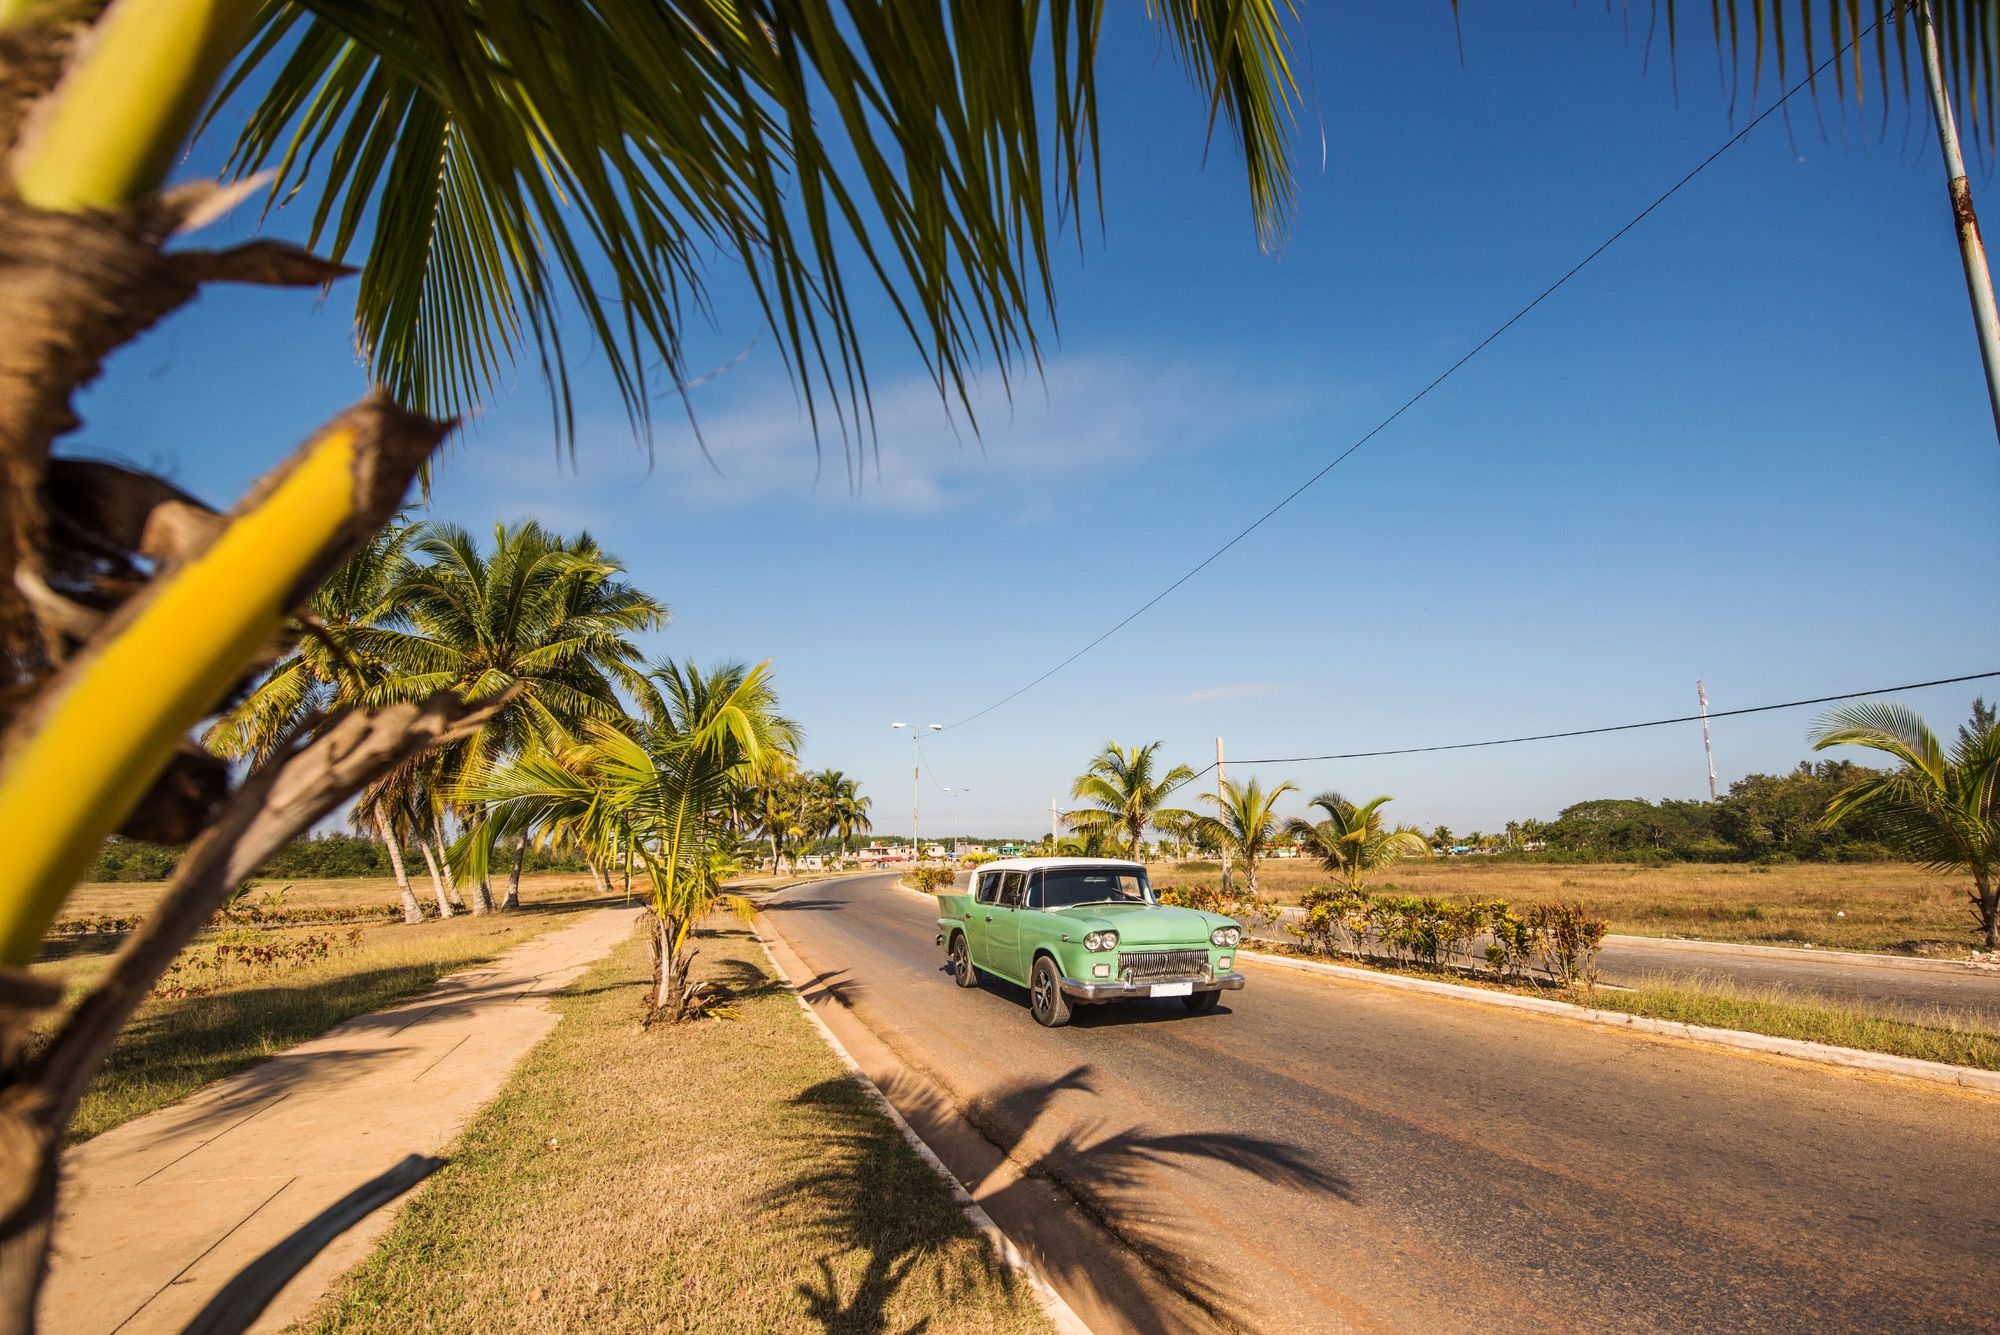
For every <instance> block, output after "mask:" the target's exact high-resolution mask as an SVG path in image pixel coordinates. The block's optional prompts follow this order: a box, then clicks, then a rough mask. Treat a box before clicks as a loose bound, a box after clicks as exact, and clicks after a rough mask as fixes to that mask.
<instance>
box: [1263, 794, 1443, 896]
mask: <svg viewBox="0 0 2000 1335" xmlns="http://www.w3.org/2000/svg"><path fill="white" fill-rule="evenodd" d="M1391 800H1393V799H1391V798H1389V797H1387V796H1382V797H1377V798H1372V799H1370V800H1369V801H1367V802H1365V803H1363V804H1362V805H1360V806H1356V805H1354V803H1352V802H1350V801H1348V800H1347V799H1346V798H1344V797H1342V796H1341V795H1340V794H1339V793H1321V794H1320V795H1319V796H1318V797H1315V798H1314V799H1313V800H1312V801H1311V802H1309V803H1307V805H1308V806H1311V807H1314V808H1317V809H1318V810H1319V811H1320V812H1321V813H1322V816H1323V819H1321V820H1318V821H1311V820H1306V819H1305V818H1303V817H1296V816H1295V817H1293V818H1292V820H1291V821H1290V822H1289V823H1288V824H1287V825H1286V827H1285V828H1286V830H1287V831H1288V832H1289V833H1290V834H1291V835H1292V837H1293V838H1295V839H1297V840H1298V841H1299V846H1300V847H1301V848H1303V849H1305V851H1306V852H1307V853H1308V854H1310V855H1311V856H1313V857H1316V858H1318V859H1319V861H1320V865H1321V866H1323V867H1325V868H1326V869H1327V870H1328V871H1332V872H1338V873H1340V877H1341V879H1342V880H1343V881H1345V882H1346V883H1347V888H1348V889H1350V890H1360V889H1361V888H1362V887H1363V886H1364V885H1366V884H1367V881H1368V873H1369V872H1371V871H1374V870H1375V869H1376V868H1378V867H1382V866H1385V865H1387V864H1388V863H1391V862H1395V861H1398V860H1399V859H1402V858H1427V857H1429V856H1430V855H1431V845H1430V840H1428V839H1426V838H1425V837H1424V834H1423V831H1421V830H1419V829H1417V828H1416V827H1415V826H1413V825H1398V826H1396V827H1395V828H1394V829H1391V828H1389V826H1388V824H1387V823H1386V822H1384V821H1383V819H1382V808H1383V807H1384V806H1386V805H1387V804H1388V803H1389V802H1390V801H1391Z"/></svg>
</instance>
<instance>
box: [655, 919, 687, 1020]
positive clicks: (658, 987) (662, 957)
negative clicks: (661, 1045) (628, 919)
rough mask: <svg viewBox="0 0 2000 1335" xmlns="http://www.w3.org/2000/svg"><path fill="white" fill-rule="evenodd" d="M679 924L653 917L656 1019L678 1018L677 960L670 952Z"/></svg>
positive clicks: (671, 951) (678, 967) (678, 970)
mask: <svg viewBox="0 0 2000 1335" xmlns="http://www.w3.org/2000/svg"><path fill="white" fill-rule="evenodd" d="M679 935H680V932H679V925H678V924H677V923H675V922H674V920H673V919H672V918H668V917H664V916H661V915H658V914H656V915H654V918H653V1011H654V1013H655V1015H657V1016H658V1017H659V1018H661V1019H664V1020H667V1021H668V1022H670V1023H671V1022H673V1021H675V1020H678V1019H680V1018H681V1017H680V1009H681V976H680V974H681V968H680V966H681V962H680V960H679V959H677V958H676V957H675V954H674V938H675V937H677V936H679Z"/></svg>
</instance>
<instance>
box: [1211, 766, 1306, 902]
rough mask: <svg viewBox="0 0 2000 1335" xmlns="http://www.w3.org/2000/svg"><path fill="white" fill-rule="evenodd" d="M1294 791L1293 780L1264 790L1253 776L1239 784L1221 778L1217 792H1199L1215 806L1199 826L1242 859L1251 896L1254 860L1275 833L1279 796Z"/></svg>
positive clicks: (1255, 860)
mask: <svg viewBox="0 0 2000 1335" xmlns="http://www.w3.org/2000/svg"><path fill="white" fill-rule="evenodd" d="M1297 791H1298V785H1297V784H1292V783H1281V784H1279V785H1278V786H1277V787H1276V788H1273V789H1272V790H1271V791H1270V792H1268V793H1267V792H1265V791H1264V790H1263V788H1262V787H1261V786H1260V785H1259V784H1258V782H1257V780H1255V779H1251V780H1250V781H1249V782H1247V783H1242V784H1239V783H1236V782H1235V781H1234V780H1230V779H1224V780H1223V781H1222V792H1221V793H1220V794H1216V793H1203V794H1202V795H1201V796H1202V800H1203V801H1204V802H1209V803H1213V804H1214V806H1215V808H1216V813H1215V814H1214V815H1213V816H1203V817H1201V828H1202V829H1203V830H1204V831H1205V832H1207V834H1208V836H1209V838H1211V839H1212V840H1214V841H1215V842H1216V843H1218V844H1220V845H1221V846H1222V847H1224V848H1227V849H1230V850H1232V851H1234V852H1235V853H1236V855H1237V856H1238V857H1240V858H1242V859H1243V877H1244V883H1245V884H1246V886H1247V887H1248V888H1249V891H1250V894H1251V895H1252V896H1253V897H1254V896H1255V895H1256V893H1257V859H1259V858H1261V857H1262V856H1263V855H1264V854H1265V852H1267V851H1268V850H1269V849H1270V847H1271V842H1272V840H1274V839H1275V838H1276V837H1277V835H1278V812H1277V804H1278V799H1279V798H1281V797H1283V796H1284V795H1285V794H1286V793H1295V792H1297Z"/></svg>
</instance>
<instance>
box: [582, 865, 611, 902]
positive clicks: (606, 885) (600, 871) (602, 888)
mask: <svg viewBox="0 0 2000 1335" xmlns="http://www.w3.org/2000/svg"><path fill="white" fill-rule="evenodd" d="M586 865H588V866H589V868H590V883H591V884H592V885H594V886H596V887H597V893H598V894H599V895H601V896H603V897H604V898H605V899H609V898H611V877H610V876H609V875H608V874H606V872H605V870H604V868H602V867H600V866H598V865H597V864H596V863H595V862H591V863H588V864H586Z"/></svg>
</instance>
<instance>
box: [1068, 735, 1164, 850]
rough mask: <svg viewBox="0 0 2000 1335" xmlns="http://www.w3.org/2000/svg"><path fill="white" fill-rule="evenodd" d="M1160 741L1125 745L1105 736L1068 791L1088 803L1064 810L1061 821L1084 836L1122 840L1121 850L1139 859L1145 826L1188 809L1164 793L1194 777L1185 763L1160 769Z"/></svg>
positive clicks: (1120, 841) (1086, 837) (1118, 842)
mask: <svg viewBox="0 0 2000 1335" xmlns="http://www.w3.org/2000/svg"><path fill="white" fill-rule="evenodd" d="M1162 745H1163V744H1162V743H1160V742H1148V743H1147V744H1146V745H1144V746H1134V747H1124V746H1120V745H1119V744H1118V743H1116V742H1106V743H1105V744H1104V749H1103V750H1102V751H1100V752H1098V754H1097V757H1096V758H1095V759H1094V760H1092V761H1091V762H1090V768H1089V769H1087V770H1085V771H1084V772H1083V774H1082V775H1081V776H1079V777H1078V779H1077V781H1076V782H1075V783H1074V784H1072V785H1071V786H1070V790H1069V791H1070V796H1071V797H1073V798H1076V799H1077V800H1078V801H1082V802H1088V803H1090V804H1091V805H1089V806H1087V807H1083V808H1080V809H1078V810H1075V811H1071V812H1068V813H1066V814H1065V815H1064V816H1063V824H1065V825H1067V826H1069V828H1070V829H1072V830H1075V831H1076V832H1077V833H1078V834H1080V835H1083V836H1084V837H1085V840H1086V842H1088V841H1089V839H1090V836H1092V835H1096V836H1098V837H1099V839H1100V841H1101V842H1102V843H1105V844H1111V845H1120V844H1122V845H1123V846H1124V848H1123V851H1124V853H1125V855H1126V856H1127V857H1129V858H1131V859H1132V860H1133V861H1134V862H1137V861H1138V860H1139V856H1140V853H1141V852H1142V851H1143V848H1142V845H1143V844H1144V842H1145V837H1146V828H1147V827H1148V826H1149V825H1156V824H1158V823H1159V822H1160V821H1162V820H1166V821H1170V822H1171V821H1174V820H1178V819H1180V818H1181V817H1183V816H1185V815H1187V814H1188V813H1187V812H1185V811H1183V810H1181V809H1180V808H1177V807H1169V806H1167V805H1166V800H1167V795H1168V794H1169V793H1171V792H1172V791H1173V790H1174V789H1176V788H1178V787H1180V786H1181V785H1182V784H1184V783H1187V782H1189V781H1190V780H1192V779H1193V778H1194V771H1193V770H1192V769H1190V768H1188V767H1187V766H1186V765H1176V766H1174V767H1173V768H1172V769H1170V770H1168V771H1167V772H1166V773H1165V774H1158V773H1156V772H1155V771H1156V770H1157V768H1158V762H1157V761H1156V760H1155V759H1154V756H1155V753H1157V752H1158V751H1159V749H1160V747H1161V746H1162Z"/></svg>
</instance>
